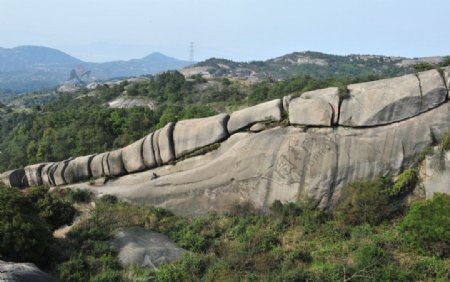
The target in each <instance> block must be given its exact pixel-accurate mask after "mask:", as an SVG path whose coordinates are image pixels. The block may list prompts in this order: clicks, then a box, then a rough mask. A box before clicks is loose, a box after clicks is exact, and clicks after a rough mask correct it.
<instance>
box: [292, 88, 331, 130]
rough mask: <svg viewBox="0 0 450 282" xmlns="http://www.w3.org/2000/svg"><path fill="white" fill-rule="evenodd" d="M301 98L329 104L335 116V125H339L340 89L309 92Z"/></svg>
mask: <svg viewBox="0 0 450 282" xmlns="http://www.w3.org/2000/svg"><path fill="white" fill-rule="evenodd" d="M300 97H301V98H303V99H315V100H321V101H324V102H326V103H328V104H329V105H330V107H331V110H332V114H333V124H337V123H338V113H339V89H338V88H337V87H329V88H325V89H319V90H313V91H308V92H305V93H303V94H302V95H301V96H300ZM310 111H311V110H310Z"/></svg>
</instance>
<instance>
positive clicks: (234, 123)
mask: <svg viewBox="0 0 450 282" xmlns="http://www.w3.org/2000/svg"><path fill="white" fill-rule="evenodd" d="M281 118H282V104H281V100H280V99H276V100H273V101H270V102H266V103H262V104H259V105H256V106H253V107H249V108H245V109H242V110H239V111H236V112H234V113H232V114H231V115H230V119H229V121H228V126H227V128H228V132H229V133H230V134H233V133H235V132H237V131H239V130H240V129H243V128H246V127H248V126H250V125H252V124H254V123H256V122H260V121H280V120H281Z"/></svg>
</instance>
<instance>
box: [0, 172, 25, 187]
mask: <svg viewBox="0 0 450 282" xmlns="http://www.w3.org/2000/svg"><path fill="white" fill-rule="evenodd" d="M0 182H1V183H3V184H4V185H6V186H7V187H11V188H12V187H14V188H26V187H28V181H27V177H26V175H25V170H24V169H23V168H19V169H14V170H10V171H6V172H4V173H2V174H0Z"/></svg>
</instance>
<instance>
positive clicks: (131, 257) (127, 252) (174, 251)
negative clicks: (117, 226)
mask: <svg viewBox="0 0 450 282" xmlns="http://www.w3.org/2000/svg"><path fill="white" fill-rule="evenodd" d="M111 244H112V245H113V246H114V247H115V248H116V249H117V251H118V253H119V255H118V257H119V262H120V264H121V265H122V267H128V266H132V265H137V266H140V267H149V268H152V269H157V268H158V267H159V266H160V265H161V264H163V263H170V262H173V261H175V260H177V259H178V258H179V257H180V256H181V255H183V254H184V253H185V252H186V251H185V250H184V249H182V248H179V247H178V246H176V245H175V244H174V243H173V242H172V241H171V240H170V239H169V237H167V236H165V235H163V234H159V233H155V232H151V231H149V230H145V229H143V228H140V227H132V228H126V229H122V230H119V231H118V232H117V233H116V234H115V235H114V238H113V239H112V241H111Z"/></svg>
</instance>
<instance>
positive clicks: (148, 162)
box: [142, 133, 158, 168]
mask: <svg viewBox="0 0 450 282" xmlns="http://www.w3.org/2000/svg"><path fill="white" fill-rule="evenodd" d="M153 134H154V133H150V134H149V135H147V136H146V137H145V139H144V143H143V144H142V155H143V158H144V164H145V166H146V167H147V168H154V167H156V166H158V163H157V162H156V158H155V150H154V148H153Z"/></svg>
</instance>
